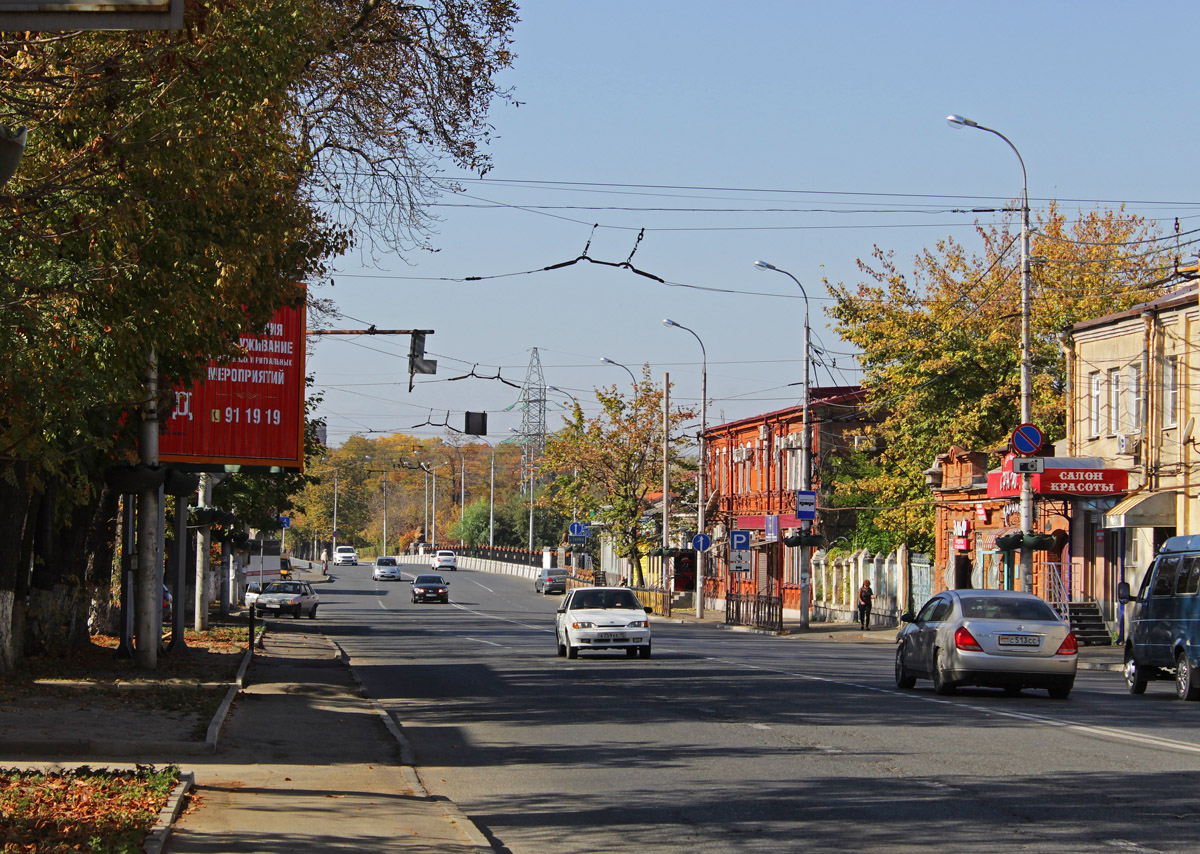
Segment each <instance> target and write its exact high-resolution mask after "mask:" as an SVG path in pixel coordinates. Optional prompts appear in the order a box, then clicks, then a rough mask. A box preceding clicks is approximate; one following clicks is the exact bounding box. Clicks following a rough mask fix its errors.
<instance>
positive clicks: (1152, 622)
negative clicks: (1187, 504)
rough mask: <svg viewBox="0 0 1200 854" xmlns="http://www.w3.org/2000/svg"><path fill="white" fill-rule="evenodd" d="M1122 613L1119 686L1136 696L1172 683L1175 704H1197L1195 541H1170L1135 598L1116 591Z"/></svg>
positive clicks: (1199, 577)
mask: <svg viewBox="0 0 1200 854" xmlns="http://www.w3.org/2000/svg"><path fill="white" fill-rule="evenodd" d="M1117 598H1118V599H1119V600H1120V602H1121V604H1123V605H1124V606H1125V607H1126V609H1127V613H1128V615H1129V616H1128V619H1129V631H1128V639H1127V640H1126V642H1125V683H1126V685H1127V686H1128V687H1129V692H1130V693H1131V694H1142V693H1145V691H1146V684H1147V683H1148V682H1151V681H1157V680H1165V679H1173V680H1174V681H1175V694H1176V696H1178V697H1179V698H1180V699H1181V700H1200V536H1194V535H1193V536H1183V537H1171V538H1170V539H1168V540H1167V541H1166V542H1165V543H1163V545H1162V549H1161V550H1160V551H1159V553H1158V557H1157V558H1156V559H1155V561H1154V563H1153V564H1152V565H1151V567H1150V569H1149V570H1148V571H1147V572H1146V575H1145V577H1144V578H1143V579H1142V585H1141V588H1140V589H1139V590H1138V593H1137V596H1134V595H1133V594H1132V592H1131V591H1130V589H1129V584H1128V582H1125V581H1122V582H1121V583H1120V584H1118V585H1117Z"/></svg>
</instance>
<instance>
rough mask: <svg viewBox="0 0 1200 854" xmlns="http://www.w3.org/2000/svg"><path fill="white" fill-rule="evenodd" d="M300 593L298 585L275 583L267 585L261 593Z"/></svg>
mask: <svg viewBox="0 0 1200 854" xmlns="http://www.w3.org/2000/svg"><path fill="white" fill-rule="evenodd" d="M300 592H302V591H301V589H300V585H299V584H288V583H286V582H278V581H277V582H275V583H273V584H268V585H267V589H266V590H264V591H263V593H300Z"/></svg>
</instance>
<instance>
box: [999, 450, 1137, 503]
mask: <svg viewBox="0 0 1200 854" xmlns="http://www.w3.org/2000/svg"><path fill="white" fill-rule="evenodd" d="M1073 462H1075V463H1076V465H1074V466H1073V465H1072V463H1073ZM1079 462H1081V461H1075V460H1072V459H1071V458H1069V457H1046V458H1045V468H1044V470H1043V471H1041V472H1038V473H1036V474H1031V475H1029V478H1030V480H1031V482H1032V486H1033V492H1034V494H1035V495H1048V496H1055V495H1061V496H1067V495H1069V496H1074V497H1079V498H1101V497H1103V496H1106V495H1121V494H1122V493H1124V492H1127V491H1128V490H1129V472H1128V471H1126V470H1125V469H1110V468H1088V467H1084V466H1080V465H1078V463H1079ZM1021 477H1022V475H1020V474H1014V473H1013V470H1012V456H1011V455H1010V456H1007V457H1005V458H1004V465H1003V466H1002V467H1001V469H1000V471H994V472H988V498H1008V497H1012V496H1018V495H1020V494H1021Z"/></svg>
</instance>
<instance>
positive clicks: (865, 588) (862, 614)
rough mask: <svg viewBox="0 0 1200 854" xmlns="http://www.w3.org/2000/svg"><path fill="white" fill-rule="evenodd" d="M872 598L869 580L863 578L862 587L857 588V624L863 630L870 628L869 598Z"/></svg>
mask: <svg viewBox="0 0 1200 854" xmlns="http://www.w3.org/2000/svg"><path fill="white" fill-rule="evenodd" d="M874 598H875V591H873V590H872V589H871V582H870V580H869V579H863V583H862V587H860V588H858V624H859V625H860V626H861V627H862V630H863V631H864V632H869V631H870V630H871V600H872V599H874Z"/></svg>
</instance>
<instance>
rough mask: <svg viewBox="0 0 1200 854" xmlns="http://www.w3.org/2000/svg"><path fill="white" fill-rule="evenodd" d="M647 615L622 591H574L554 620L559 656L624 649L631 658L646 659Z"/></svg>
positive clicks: (574, 655)
mask: <svg viewBox="0 0 1200 854" xmlns="http://www.w3.org/2000/svg"><path fill="white" fill-rule="evenodd" d="M650 612H651V609H650V608H643V607H642V603H641V602H639V601H638V598H637V596H635V595H633V591H632V590H628V589H626V588H624V587H576V588H575V589H574V590H571V591H570V592H568V593H567V596H566V598H565V599H563V603H562V606H561V607H560V608H559V609H558V613H557V614H556V615H555V617H554V638H555V641H556V643H557V645H558V654H559V655H565V656H566V657H567V658H578V657H579V650H581V649H623V650H625V654H626V655H628V656H629V657H630V658H633V657H634V656H635V655H640V656H641V657H642V658H649V657H650V617H649V614H650Z"/></svg>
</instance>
